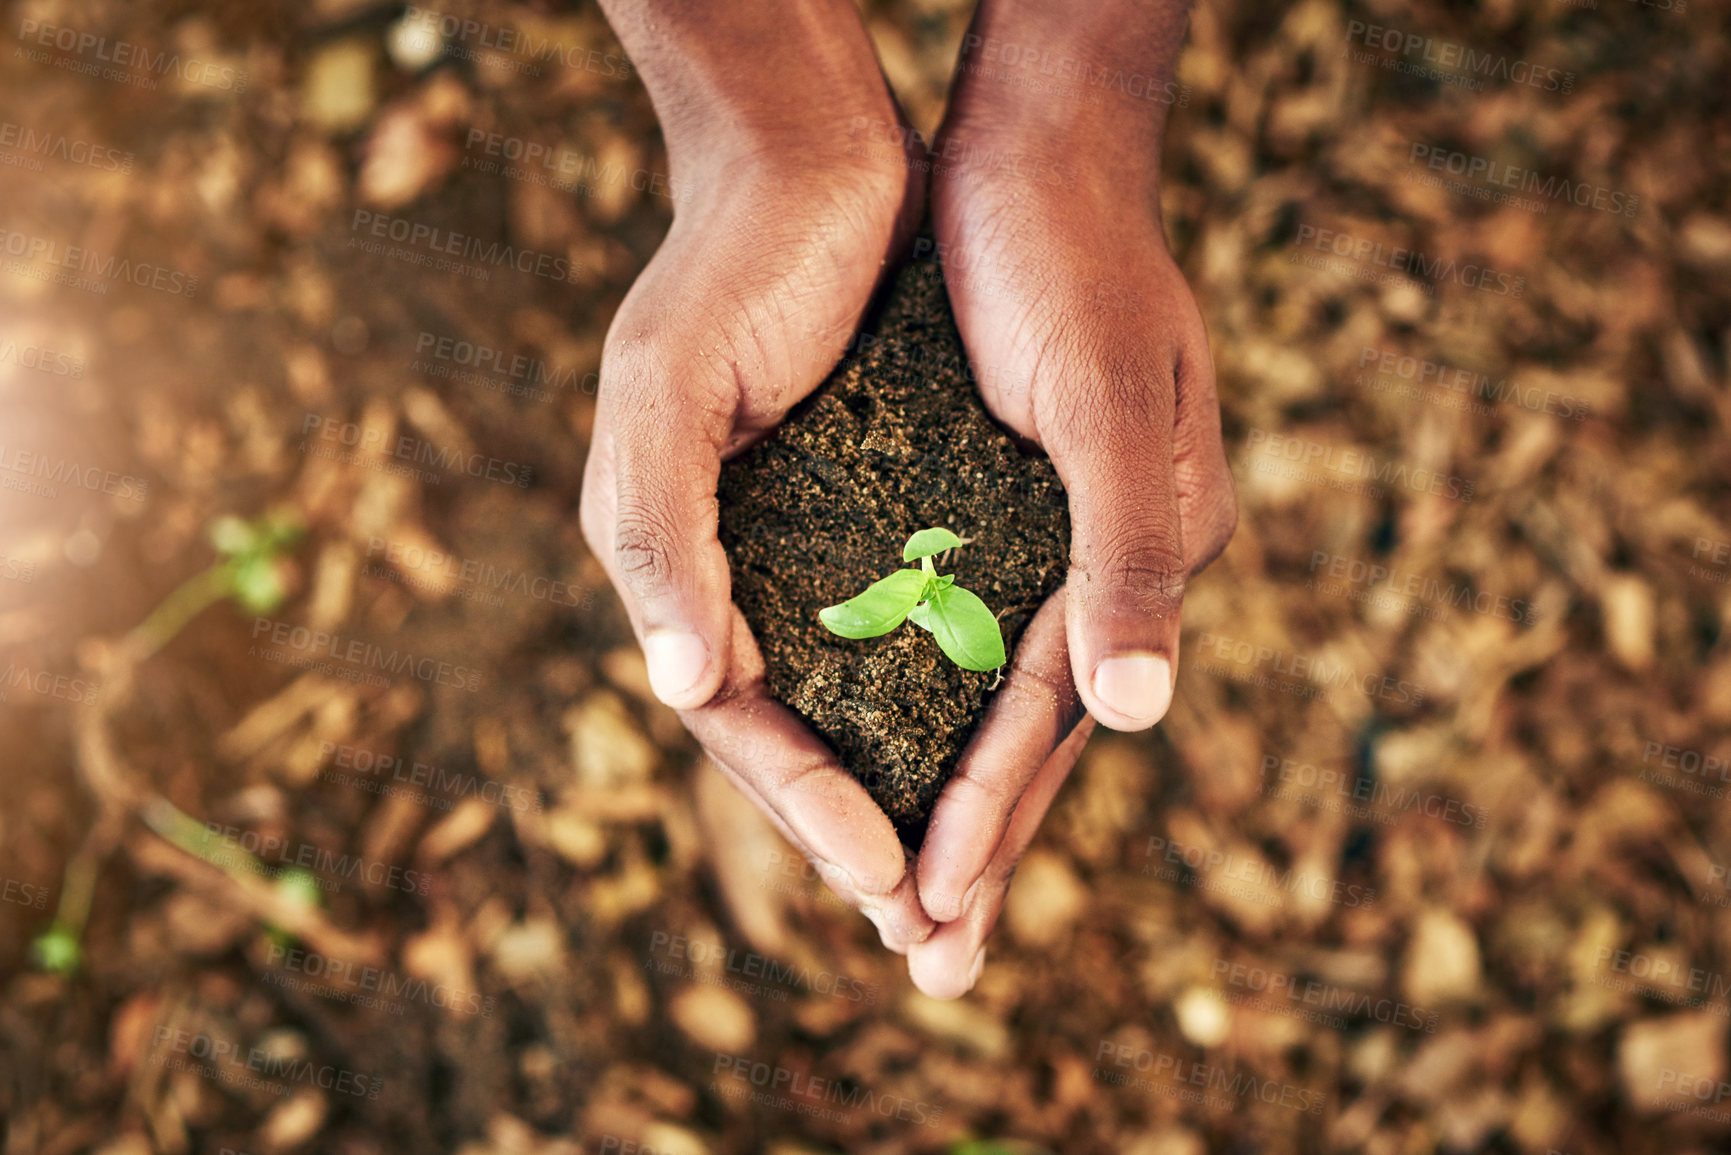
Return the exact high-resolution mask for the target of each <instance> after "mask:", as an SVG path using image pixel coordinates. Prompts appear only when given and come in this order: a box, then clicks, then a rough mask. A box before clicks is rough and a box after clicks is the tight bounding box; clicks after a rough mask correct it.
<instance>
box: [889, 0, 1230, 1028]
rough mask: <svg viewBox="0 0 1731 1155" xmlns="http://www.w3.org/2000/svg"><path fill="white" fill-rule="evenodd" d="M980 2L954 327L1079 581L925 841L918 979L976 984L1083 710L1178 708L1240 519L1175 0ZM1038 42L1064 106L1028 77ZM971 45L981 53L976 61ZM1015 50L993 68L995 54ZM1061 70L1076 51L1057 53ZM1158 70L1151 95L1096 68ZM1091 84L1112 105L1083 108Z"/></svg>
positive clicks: (1038, 633)
mask: <svg viewBox="0 0 1731 1155" xmlns="http://www.w3.org/2000/svg"><path fill="white" fill-rule="evenodd" d="M1059 7H1060V6H1057V5H1051V4H1045V3H1040V2H1038V0H1002V2H995V0H982V3H981V5H980V9H979V11H978V12H977V13H976V16H975V20H974V25H973V27H972V28H971V29H970V35H969V38H968V40H967V41H965V42H964V44H965V45H966V47H964V58H963V61H962V64H961V69H960V71H961V75H960V77H959V78H958V80H957V82H956V84H955V85H954V86H953V88H952V97H951V105H950V109H949V111H948V113H947V114H946V117H945V121H944V125H943V127H942V128H941V129H940V131H939V133H938V136H937V139H936V142H935V144H934V155H935V158H936V163H935V165H934V171H933V180H932V190H931V196H932V209H933V217H934V227H935V234H936V238H937V244H938V246H939V255H940V257H941V258H942V259H943V262H944V265H945V280H946V283H947V285H948V288H949V293H950V301H951V304H952V306H953V307H954V310H955V314H956V323H957V325H958V326H959V328H960V329H961V333H962V340H963V343H964V345H965V346H966V348H967V350H968V354H969V357H970V360H971V361H972V362H973V365H974V368H975V370H976V374H977V376H978V378H979V379H980V381H981V393H982V396H983V398H984V400H985V403H986V406H987V408H988V409H990V410H991V412H992V414H993V415H994V416H995V417H996V418H997V419H998V420H999V421H1000V422H1002V423H1003V424H1005V425H1006V426H1008V427H1009V428H1010V429H1011V430H1012V431H1013V432H1014V433H1015V434H1017V435H1018V436H1020V437H1021V438H1023V439H1025V440H1026V441H1027V442H1028V443H1030V444H1031V445H1034V446H1037V447H1039V448H1041V449H1043V450H1045V452H1046V453H1048V454H1049V455H1050V457H1051V459H1052V464H1053V465H1054V466H1055V467H1056V468H1057V471H1058V475H1059V477H1060V478H1061V479H1062V480H1063V482H1064V487H1065V489H1066V490H1067V491H1068V494H1069V502H1070V517H1071V527H1072V541H1071V558H1070V571H1069V575H1068V578H1067V580H1066V582H1065V585H1064V586H1063V588H1062V589H1060V590H1059V591H1058V592H1057V593H1056V594H1054V595H1053V596H1052V598H1051V599H1050V600H1048V602H1047V603H1046V605H1045V606H1043V607H1042V608H1041V609H1040V611H1039V612H1038V613H1037V614H1036V616H1035V618H1034V621H1033V622H1032V623H1031V624H1030V625H1029V627H1028V630H1027V633H1026V634H1025V635H1024V637H1023V639H1022V641H1021V643H1020V644H1019V645H1018V647H1017V649H1016V653H1015V659H1014V664H1013V666H1012V669H1011V672H1010V675H1009V679H1008V681H1007V683H1006V684H1005V686H1004V688H1003V690H1001V691H1000V692H999V694H998V696H997V698H996V699H995V700H994V702H993V704H992V707H991V709H990V710H989V712H988V714H987V716H986V719H985V721H984V723H983V724H982V725H981V728H980V730H979V732H978V735H977V736H976V738H975V739H974V741H973V742H972V743H971V744H970V746H969V748H968V749H967V750H966V751H964V753H963V755H962V759H961V761H960V763H959V764H958V766H957V768H956V772H955V774H954V776H953V777H952V778H951V779H950V781H949V782H948V784H947V785H946V786H945V787H944V791H943V794H942V795H941V796H940V797H939V799H938V802H937V805H936V807H935V809H934V811H933V814H932V820H931V824H930V827H929V828H928V831H927V834H926V838H925V842H924V844H923V845H922V847H921V849H920V854H919V864H918V868H917V878H918V883H919V894H920V899H921V902H922V904H923V906H924V908H925V910H926V912H927V913H928V914H929V915H930V916H931V917H932V918H933V919H934V920H936V921H938V922H939V923H940V924H941V925H940V926H939V927H938V929H937V930H936V931H935V932H934V933H933V934H932V935H931V936H930V937H929V938H927V939H926V940H925V941H924V942H922V943H919V944H917V945H916V946H914V947H913V948H912V950H911V951H910V952H909V955H908V967H909V971H910V973H911V974H912V976H913V979H914V981H915V982H916V983H917V984H918V985H919V986H920V987H921V988H922V989H924V990H925V991H927V992H928V993H930V994H934V995H943V996H950V997H954V996H957V995H960V994H962V993H964V992H965V991H967V990H968V989H970V988H971V987H972V986H973V984H974V982H975V980H976V979H977V978H978V977H979V973H980V968H981V966H982V965H983V957H984V954H983V952H984V946H983V944H984V942H985V939H986V937H987V935H988V934H989V933H990V931H991V929H992V927H993V925H994V924H995V922H996V920H997V917H998V914H999V912H1000V911H1001V909H1002V906H1003V900H1004V897H1005V894H1006V892H1007V890H1008V886H1009V879H1010V874H1011V872H1012V871H1013V870H1014V868H1015V864H1016V862H1017V861H1018V860H1019V859H1020V857H1021V855H1022V854H1023V852H1024V851H1026V849H1027V847H1028V844H1029V842H1030V841H1031V840H1032V838H1033V835H1034V833H1035V831H1036V830H1037V829H1038V826H1039V824H1040V821H1041V820H1042V819H1043V818H1044V816H1045V813H1046V810H1047V809H1048V807H1049V806H1050V804H1051V801H1052V797H1053V795H1054V794H1055V793H1056V791H1057V788H1058V786H1059V785H1061V784H1062V782H1063V780H1064V777H1065V776H1066V775H1067V774H1068V773H1069V771H1070V769H1071V767H1072V766H1073V765H1074V763H1075V760H1076V756H1077V755H1078V754H1079V753H1080V750H1081V745H1082V742H1083V741H1084V740H1085V738H1086V735H1087V730H1088V729H1089V727H1090V725H1091V723H1089V722H1088V721H1086V720H1084V721H1083V722H1082V725H1081V726H1077V721H1078V719H1080V718H1081V716H1082V711H1083V709H1084V708H1086V711H1087V713H1088V714H1089V715H1091V716H1092V718H1093V719H1094V720H1097V721H1098V722H1100V723H1101V724H1102V725H1105V726H1108V727H1111V728H1112V729H1116V730H1144V729H1147V728H1148V727H1150V726H1152V725H1154V724H1155V723H1156V722H1157V721H1159V720H1160V718H1161V717H1162V716H1163V715H1164V714H1165V712H1166V709H1167V707H1168V706H1169V704H1170V703H1171V698H1172V689H1173V684H1174V679H1175V677H1176V673H1177V664H1178V639H1179V609H1180V606H1181V603H1182V599H1183V592H1184V585H1185V581H1186V579H1187V578H1188V577H1189V576H1190V575H1193V574H1195V573H1196V572H1198V571H1199V570H1200V569H1202V568H1203V567H1204V566H1206V565H1207V564H1208V563H1209V562H1210V561H1212V560H1213V559H1214V558H1215V557H1217V556H1218V555H1219V554H1220V552H1221V551H1222V550H1223V549H1224V548H1225V547H1226V543H1227V541H1228V540H1229V539H1230V538H1231V536H1232V531H1233V528H1234V526H1235V524H1236V517H1237V514H1236V503H1235V500H1234V497H1233V486H1232V478H1231V474H1230V472H1229V470H1228V468H1227V464H1226V455H1225V451H1224V448H1223V446H1222V444H1221V437H1220V411H1219V402H1218V400H1217V398H1216V396H1215V391H1214V372H1213V363H1212V360H1211V358H1210V356H1209V350H1208V338H1207V333H1206V331H1205V330H1204V327H1203V323H1202V316H1201V313H1200V311H1199V310H1198V309H1197V306H1196V302H1195V299H1194V298H1193V297H1192V295H1191V293H1190V289H1189V287H1188V285H1186V283H1185V281H1184V278H1183V275H1182V274H1181V273H1180V272H1179V270H1178V268H1177V266H1176V265H1175V264H1174V262H1173V260H1172V258H1171V256H1170V255H1169V253H1168V252H1167V248H1166V243H1165V237H1164V233H1163V228H1162V223H1161V218H1160V203H1159V189H1160V139H1161V132H1162V127H1163V123H1164V112H1165V105H1164V103H1162V101H1161V100H1160V99H1159V98H1160V97H1162V96H1165V95H1166V94H1167V93H1169V92H1175V91H1176V86H1166V85H1165V84H1164V82H1161V81H1159V80H1158V79H1157V78H1158V77H1161V76H1165V77H1170V76H1171V74H1172V66H1173V65H1174V64H1175V63H1176V57H1177V47H1178V43H1179V41H1180V40H1181V39H1182V35H1183V19H1184V10H1183V8H1182V6H1178V5H1169V6H1166V7H1154V8H1150V7H1149V6H1148V5H1146V4H1133V5H1131V4H1118V3H1102V4H1099V5H1097V6H1096V5H1089V6H1086V7H1085V9H1079V8H1071V7H1069V6H1063V11H1057V9H1058V8H1059ZM1026 46H1039V47H1038V51H1039V54H1040V55H1039V57H1038V60H1039V62H1040V64H1041V66H1042V67H1041V72H1040V74H1042V75H1044V74H1045V73H1046V72H1048V71H1051V72H1055V73H1056V74H1058V75H1070V76H1072V77H1074V78H1076V79H1075V81H1074V82H1073V83H1072V84H1071V85H1070V86H1069V87H1068V88H1066V89H1062V90H1060V92H1061V93H1068V95H1062V94H1061V95H1059V96H1057V97H1053V96H1052V95H1050V94H1049V93H1039V92H1036V93H1035V94H1033V95H1024V94H1025V93H1027V92H1029V89H1028V87H1027V86H1026V85H1025V84H1022V83H1017V81H1018V80H1019V79H1025V78H1018V77H1017V76H1016V75H1014V73H1015V70H1016V67H1017V66H1016V65H1011V64H1007V63H1003V62H1006V61H1010V60H1022V59H1024V58H1025V57H1024V55H1023V53H1024V52H1025V51H1026ZM970 50H971V52H972V54H973V55H972V58H971V57H970ZM988 54H989V55H990V57H991V58H993V59H995V60H996V61H998V62H999V63H997V64H994V65H991V66H985V65H982V63H981V60H982V59H984V58H985V57H986V56H987V55H988ZM1054 59H1056V60H1060V61H1062V60H1068V61H1071V63H1070V64H1069V65H1061V66H1059V67H1057V68H1052V67H1051V62H1052V61H1053V60H1054ZM1126 71H1128V72H1130V73H1132V74H1140V75H1143V76H1144V77H1146V78H1148V79H1149V81H1151V83H1150V82H1145V83H1143V84H1141V85H1139V86H1136V87H1137V88H1138V89H1139V90H1140V91H1142V92H1144V93H1153V94H1155V98H1154V99H1152V100H1149V99H1145V98H1144V99H1135V98H1131V97H1129V96H1128V95H1127V94H1126V93H1124V92H1123V91H1121V90H1120V89H1119V88H1116V87H1113V86H1110V85H1108V86H1106V87H1105V88H1104V90H1103V91H1100V92H1091V91H1090V89H1091V88H1093V87H1099V86H1098V85H1096V84H1095V83H1093V81H1092V80H1091V78H1094V77H1099V76H1113V75H1115V74H1116V75H1123V74H1124V73H1125V72H1126ZM1091 97H1098V98H1099V99H1098V100H1091V99H1090V98H1091Z"/></svg>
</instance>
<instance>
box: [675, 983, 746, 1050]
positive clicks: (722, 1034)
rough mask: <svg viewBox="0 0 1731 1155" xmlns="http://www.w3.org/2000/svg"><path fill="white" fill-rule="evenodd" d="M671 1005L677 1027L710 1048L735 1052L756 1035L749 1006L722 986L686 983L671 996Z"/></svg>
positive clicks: (744, 1046)
mask: <svg viewBox="0 0 1731 1155" xmlns="http://www.w3.org/2000/svg"><path fill="white" fill-rule="evenodd" d="M670 1009H671V1012H672V1014H673V1021H674V1022H675V1023H678V1024H679V1029H680V1030H682V1031H684V1032H685V1033H686V1034H687V1035H689V1036H690V1037H691V1040H692V1041H693V1042H695V1043H697V1044H698V1045H699V1046H702V1047H706V1048H708V1049H709V1050H712V1051H716V1052H718V1053H727V1054H738V1053H739V1052H740V1051H743V1050H744V1049H745V1048H747V1047H749V1046H751V1044H752V1042H753V1041H754V1040H755V1039H756V1038H757V1023H756V1021H755V1019H754V1017H753V1016H752V1013H751V1008H750V1007H749V1006H747V1005H746V1003H745V1000H744V999H742V998H740V997H739V996H738V995H736V994H734V993H733V992H732V991H730V990H728V989H726V988H725V987H716V986H708V985H705V984H699V985H697V986H691V987H686V988H685V989H684V990H682V991H680V992H679V994H678V995H676V996H674V999H673V1006H672V1007H671V1008H670Z"/></svg>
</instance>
